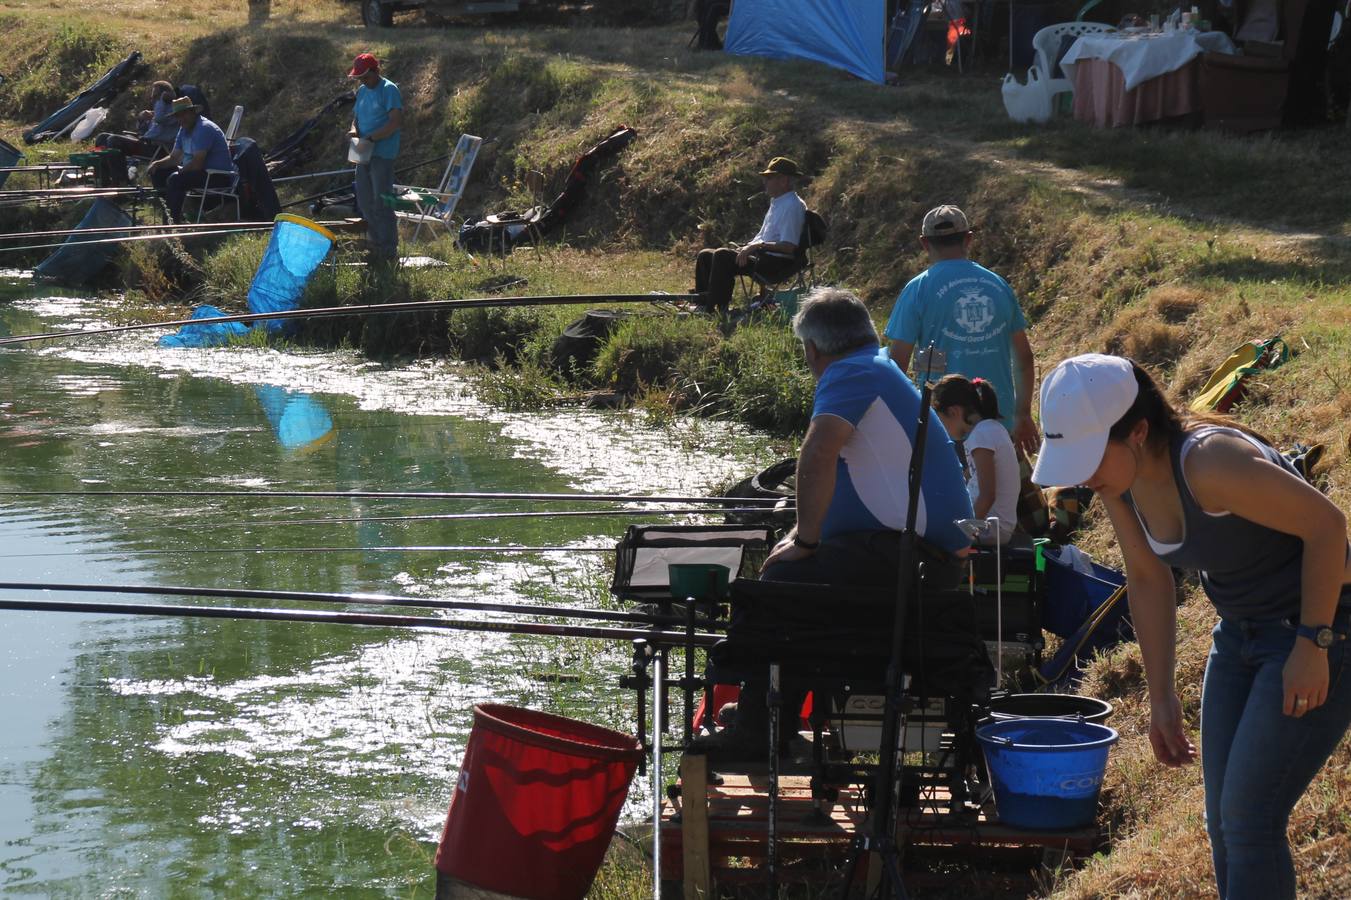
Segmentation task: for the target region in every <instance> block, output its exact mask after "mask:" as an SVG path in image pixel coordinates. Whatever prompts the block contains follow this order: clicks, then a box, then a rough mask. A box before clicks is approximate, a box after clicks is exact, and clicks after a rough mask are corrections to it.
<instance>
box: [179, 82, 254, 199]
mask: <svg viewBox="0 0 1351 900" xmlns="http://www.w3.org/2000/svg"><path fill="white" fill-rule="evenodd" d="M235 109H240V107H235ZM212 175H228V176H229V181H228V182H227V183H226V184H216V185H212V184H211V176H212ZM206 178H207V182H206V183H207V186H206V187H200V188H196V189H194V190H191V191H188V196H189V197H198V198H200V199H199V201H198V203H197V221H198V222H200V221H202V213H203V212H205V211H206V198H207V197H220V198H221V201H222V202H224V201H225V200H226V199H230V200H233V201H235V221H236V222H238V221H240V220H241V219H242V218H243V217H244V213H243V210H242V208H241V206H240V203H239V170H238V169H228V170H227V169H207V170H206Z"/></svg>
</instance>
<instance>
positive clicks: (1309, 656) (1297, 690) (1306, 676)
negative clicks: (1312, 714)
mask: <svg viewBox="0 0 1351 900" xmlns="http://www.w3.org/2000/svg"><path fill="white" fill-rule="evenodd" d="M1281 680H1282V684H1283V686H1284V688H1285V700H1284V703H1283V704H1282V706H1281V711H1282V712H1284V713H1285V714H1286V715H1287V716H1294V717H1295V718H1296V719H1298V718H1299V717H1300V716H1302V715H1304V714H1305V713H1306V712H1309V711H1310V710H1314V709H1317V708H1318V707H1320V706H1322V705H1323V703H1324V702H1325V701H1326V700H1327V699H1328V654H1327V651H1325V650H1319V649H1318V648H1317V647H1315V646H1314V645H1313V644H1312V643H1310V642H1309V641H1307V640H1305V639H1304V638H1296V639H1295V648H1294V649H1293V650H1291V651H1290V656H1289V658H1287V659H1286V661H1285V668H1284V669H1283V670H1282V671H1281Z"/></svg>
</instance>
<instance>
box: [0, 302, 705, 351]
mask: <svg viewBox="0 0 1351 900" xmlns="http://www.w3.org/2000/svg"><path fill="white" fill-rule="evenodd" d="M699 299H701V295H699V294H570V295H550V296H540V297H476V298H472V299H468V300H414V301H411V302H407V303H371V304H366V305H364V306H324V307H317V308H314V309H289V310H283V311H281V312H268V313H241V314H239V315H231V316H212V317H210V318H203V319H173V320H170V321H167V322H143V323H141V324H138V325H117V326H113V327H109V328H90V329H85V330H80V331H49V332H45V333H43V334H19V335H14V336H12V337H4V338H0V346H8V345H10V344H25V343H28V342H29V341H45V340H54V339H59V338H70V337H88V336H90V335H95V334H120V333H123V332H128V331H144V330H146V329H149V328H177V327H179V326H182V325H224V324H227V323H230V322H266V321H274V320H285V319H330V318H341V317H345V316H367V315H371V316H380V315H392V314H395V313H405V312H430V311H432V310H440V309H444V310H451V311H454V310H457V309H484V308H488V307H495V306H568V305H580V304H590V303H653V302H656V301H658V300H699Z"/></svg>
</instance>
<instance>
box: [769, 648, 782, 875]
mask: <svg viewBox="0 0 1351 900" xmlns="http://www.w3.org/2000/svg"><path fill="white" fill-rule="evenodd" d="M765 702H766V703H768V704H769V814H768V817H767V818H768V822H767V824H768V826H769V834H768V835H767V838H768V846H767V847H766V848H765V864H766V865H765V868H766V869H767V870H768V871H767V872H766V873H765V874H766V875H767V876H768V878H769V900H778V896H779V858H778V857H779V854H778V843H779V841H778V837H779V836H778V830H779V827H778V826H779V821H778V820H779V716H780V713H781V709H780V707H781V706H782V705H783V698H782V697H781V696H780V693H779V664H778V663H770V664H769V692H768V693H767V694H766V695H765Z"/></svg>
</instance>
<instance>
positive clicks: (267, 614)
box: [0, 598, 721, 647]
mask: <svg viewBox="0 0 1351 900" xmlns="http://www.w3.org/2000/svg"><path fill="white" fill-rule="evenodd" d="M0 609H8V610H14V611H16V612H78V613H107V614H112V615H124V616H174V617H179V618H189V619H242V620H247V621H262V622H313V623H316V624H320V625H359V626H370V627H377V628H415V629H416V628H429V629H439V630H445V631H484V632H491V633H496V634H529V635H542V636H546V637H577V638H598V639H602V640H613V641H638V640H642V641H647V642H649V643H652V644H657V645H662V644H666V645H682V646H683V645H685V644H691V645H694V646H698V647H711V646H713V645H714V644H716V643H717V642H718V641H719V640H721V637H720V636H719V635H716V634H708V633H705V632H694V633H687V632H684V631H657V630H648V629H645V628H613V627H609V626H603V625H552V624H548V623H545V622H495V621H483V620H476V619H444V618H441V617H439V616H401V615H392V614H390V613H353V612H329V611H321V610H295V609H257V608H253V607H230V606H171V605H168V604H156V603H89V602H84V601H69V600H6V599H2V598H0Z"/></svg>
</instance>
